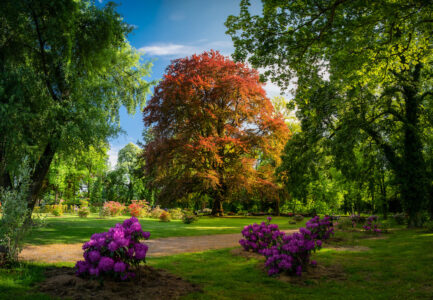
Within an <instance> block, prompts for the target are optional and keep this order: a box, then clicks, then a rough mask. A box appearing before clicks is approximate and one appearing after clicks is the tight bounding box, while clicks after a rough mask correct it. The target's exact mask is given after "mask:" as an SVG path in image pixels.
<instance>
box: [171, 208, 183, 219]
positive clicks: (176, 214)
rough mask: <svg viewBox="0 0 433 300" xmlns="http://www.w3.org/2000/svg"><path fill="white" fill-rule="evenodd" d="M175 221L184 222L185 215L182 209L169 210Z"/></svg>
mask: <svg viewBox="0 0 433 300" xmlns="http://www.w3.org/2000/svg"><path fill="white" fill-rule="evenodd" d="M168 212H169V213H170V215H171V218H172V219H173V220H182V218H183V216H184V213H183V212H182V209H180V208H171V209H169V210H168Z"/></svg>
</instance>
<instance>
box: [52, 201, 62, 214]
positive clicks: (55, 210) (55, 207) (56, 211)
mask: <svg viewBox="0 0 433 300" xmlns="http://www.w3.org/2000/svg"><path fill="white" fill-rule="evenodd" d="M51 213H52V214H53V215H54V216H56V217H60V216H62V215H63V205H61V204H54V205H53V206H52V208H51Z"/></svg>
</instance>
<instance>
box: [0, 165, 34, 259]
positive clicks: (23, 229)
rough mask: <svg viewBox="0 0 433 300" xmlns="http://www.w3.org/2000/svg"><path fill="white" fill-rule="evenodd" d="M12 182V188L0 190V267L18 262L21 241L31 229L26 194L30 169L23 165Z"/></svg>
mask: <svg viewBox="0 0 433 300" xmlns="http://www.w3.org/2000/svg"><path fill="white" fill-rule="evenodd" d="M14 177H15V178H14V180H13V181H12V182H13V183H12V188H10V189H0V201H1V202H2V203H3V205H2V206H3V212H2V216H1V221H0V246H2V248H3V249H2V250H3V251H2V252H3V253H4V254H3V261H0V265H8V264H13V263H15V262H17V261H18V254H19V253H20V252H21V249H22V247H23V239H24V237H25V236H26V235H27V234H28V232H29V231H30V229H31V226H30V225H31V223H32V222H26V220H27V218H28V213H29V211H28V208H27V193H28V191H29V188H30V180H29V178H30V169H29V168H28V167H27V166H26V165H25V164H23V165H22V166H21V167H20V168H19V169H18V172H17V174H16V175H15V176H14Z"/></svg>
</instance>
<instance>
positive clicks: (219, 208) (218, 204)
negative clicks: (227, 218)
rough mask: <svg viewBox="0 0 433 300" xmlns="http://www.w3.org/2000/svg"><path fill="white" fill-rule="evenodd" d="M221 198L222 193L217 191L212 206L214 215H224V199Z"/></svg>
mask: <svg viewBox="0 0 433 300" xmlns="http://www.w3.org/2000/svg"><path fill="white" fill-rule="evenodd" d="M221 198H222V197H221V194H220V193H216V197H214V202H213V208H212V215H213V216H218V217H222V216H223V214H224V211H223V201H222V199H221Z"/></svg>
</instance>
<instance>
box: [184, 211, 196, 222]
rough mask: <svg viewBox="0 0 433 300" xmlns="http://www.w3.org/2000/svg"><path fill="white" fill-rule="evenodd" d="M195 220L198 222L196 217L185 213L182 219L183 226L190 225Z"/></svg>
mask: <svg viewBox="0 0 433 300" xmlns="http://www.w3.org/2000/svg"><path fill="white" fill-rule="evenodd" d="M197 220H198V218H197V216H196V215H194V214H192V213H189V214H187V213H185V214H184V215H183V217H182V222H183V223H185V224H191V223H194V222H195V221H197Z"/></svg>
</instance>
